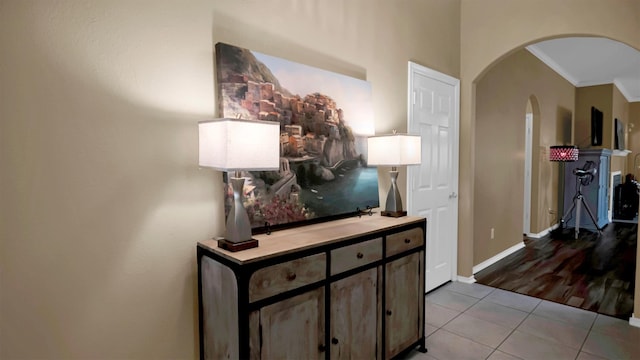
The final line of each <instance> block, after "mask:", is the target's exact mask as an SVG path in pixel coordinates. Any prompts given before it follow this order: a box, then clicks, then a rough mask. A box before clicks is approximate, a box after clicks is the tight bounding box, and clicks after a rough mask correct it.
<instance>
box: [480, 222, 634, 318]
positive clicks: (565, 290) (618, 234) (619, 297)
mask: <svg viewBox="0 0 640 360" xmlns="http://www.w3.org/2000/svg"><path fill="white" fill-rule="evenodd" d="M637 226H638V225H637V224H632V223H610V224H609V225H607V226H606V227H605V228H604V230H603V233H602V235H600V236H598V234H597V233H592V232H589V231H581V233H580V236H579V238H578V239H577V240H576V239H574V238H573V229H565V230H564V231H557V232H556V233H553V234H551V235H549V236H547V237H545V238H542V239H529V238H525V239H524V243H525V247H524V248H523V249H520V250H518V251H517V252H515V253H513V254H511V255H509V256H507V257H506V258H504V259H502V260H500V261H499V262H497V263H495V264H493V265H491V266H489V267H488V268H486V269H484V270H482V271H480V272H478V273H476V274H475V278H476V281H477V282H478V283H480V284H484V285H488V286H492V287H496V288H500V289H504V290H509V291H514V292H517V293H521V294H526V295H530V296H534V297H537V298H541V299H545V300H549V301H554V302H558V303H562V304H566V305H571V306H574V307H579V308H583V309H586V310H589V311H594V312H597V313H600V314H605V315H610V316H615V317H618V318H621V319H625V320H628V319H629V317H630V316H631V313H632V311H633V292H634V286H635V269H636V246H637Z"/></svg>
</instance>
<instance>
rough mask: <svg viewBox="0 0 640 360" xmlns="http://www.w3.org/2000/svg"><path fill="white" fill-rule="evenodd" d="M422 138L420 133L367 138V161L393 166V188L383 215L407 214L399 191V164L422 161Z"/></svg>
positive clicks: (413, 163)
mask: <svg viewBox="0 0 640 360" xmlns="http://www.w3.org/2000/svg"><path fill="white" fill-rule="evenodd" d="M421 154H422V148H421V140H420V136H418V135H409V134H397V133H396V132H395V130H394V131H393V134H390V135H379V136H371V137H369V138H368V139H367V157H368V159H367V163H368V164H369V165H376V166H391V170H390V171H389V175H390V177H391V188H390V189H389V192H388V193H387V201H386V204H385V210H384V211H382V212H381V215H383V216H391V217H401V216H405V215H407V212H406V211H404V210H403V209H402V198H401V197H400V192H399V191H398V184H397V180H398V169H397V167H398V166H401V165H417V164H420V161H421Z"/></svg>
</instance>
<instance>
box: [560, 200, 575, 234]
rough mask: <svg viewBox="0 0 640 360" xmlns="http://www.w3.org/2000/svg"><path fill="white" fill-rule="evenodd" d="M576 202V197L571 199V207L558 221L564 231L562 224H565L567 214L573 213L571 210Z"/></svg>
mask: <svg viewBox="0 0 640 360" xmlns="http://www.w3.org/2000/svg"><path fill="white" fill-rule="evenodd" d="M576 200H578V197H575V196H574V198H573V204H571V207H570V208H569V210H567V211H566V212H565V213H564V215H562V218H561V219H560V224H561V225H562V228H563V229H564V223H565V221H566V220H565V219H566V218H567V217H568V216H569V214H571V212H572V211H573V209H575V208H576V202H577V201H576Z"/></svg>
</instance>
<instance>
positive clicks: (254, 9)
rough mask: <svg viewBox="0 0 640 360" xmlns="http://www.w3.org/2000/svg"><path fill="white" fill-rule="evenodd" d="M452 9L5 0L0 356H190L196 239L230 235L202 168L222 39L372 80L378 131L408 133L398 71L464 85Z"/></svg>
mask: <svg viewBox="0 0 640 360" xmlns="http://www.w3.org/2000/svg"><path fill="white" fill-rule="evenodd" d="M459 15H460V3H459V1H455V0H454V1H451V0H429V1H413V0H402V1H386V0H375V1H371V0H331V1H326V0H308V1H306V0H305V1H298V0H269V1H263V0H244V1H238V0H216V1H210V0H189V1H182V0H160V1H158V0H135V1H129V0H102V1H98V0H93V1H90V0H66V1H65V0H61V1H50V0H29V1H23V0H3V1H1V2H0V45H1V46H2V56H0V86H1V87H2V92H1V93H2V96H0V119H2V121H1V122H0V164H2V165H1V166H2V169H1V170H0V184H1V186H0V199H2V200H1V201H0V203H1V204H2V206H1V213H0V284H1V286H2V288H1V291H0V334H1V336H0V358H3V359H17V358H60V359H71V358H85V359H86V358H94V359H98V358H105V359H106V358H109V359H114V358H118V359H124V358H132V359H150V358H153V359H162V358H174V359H176V358H180V359H191V358H196V357H197V351H198V350H197V349H198V343H197V306H196V294H197V283H196V282H197V279H196V262H195V250H196V248H195V246H196V242H197V241H198V240H202V239H207V238H210V237H212V236H219V235H222V233H223V230H224V225H223V220H224V219H223V218H224V214H223V205H222V188H221V174H220V173H219V172H215V171H212V170H209V169H202V170H200V169H198V166H197V126H196V123H197V121H199V120H204V119H210V118H212V117H214V116H215V115H216V114H214V109H215V108H216V107H215V103H214V99H215V90H214V78H213V74H214V72H213V66H214V60H213V59H214V57H213V45H214V44H215V43H216V42H218V41H224V42H227V43H230V44H234V45H238V46H242V47H247V48H250V49H254V50H258V51H261V52H265V53H268V54H272V55H275V56H279V57H283V58H286V59H289V60H293V61H297V62H301V63H305V64H308V65H311V66H316V67H320V68H324V69H327V70H330V71H334V72H339V73H342V74H346V75H349V76H354V77H358V78H362V79H366V80H368V81H370V82H371V84H372V88H373V98H374V104H375V108H374V111H375V119H374V121H375V123H376V130H377V131H378V132H379V133H383V132H390V131H391V130H392V129H397V130H399V131H404V130H406V122H407V119H406V116H407V100H406V99H407V94H406V93H407V61H409V60H412V61H415V62H418V63H420V64H422V65H425V66H428V67H430V68H433V69H436V70H438V71H441V72H444V73H446V74H448V75H451V76H454V77H459V75H460V74H459V64H460V52H459V49H460V43H459V41H460V22H459ZM400 176H401V179H400V181H399V183H400V184H401V186H402V187H404V183H405V182H404V181H403V180H402V177H403V176H405V174H404V173H403V174H401V175H400ZM381 178H382V177H381ZM387 186H388V184H386V186H385V185H384V184H381V192H384V193H386V187H387ZM401 190H402V191H403V193H405V189H401ZM383 199H384V198H383Z"/></svg>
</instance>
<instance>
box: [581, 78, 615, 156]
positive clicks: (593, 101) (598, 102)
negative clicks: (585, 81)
mask: <svg viewBox="0 0 640 360" xmlns="http://www.w3.org/2000/svg"><path fill="white" fill-rule="evenodd" d="M613 88H614V86H613V84H606V85H596V86H585V87H579V88H577V89H576V143H575V145H577V146H578V147H580V148H590V147H592V146H591V107H592V106H593V107H595V108H596V109H598V110H600V111H602V145H601V146H594V147H595V148H605V149H612V148H613V142H612V139H613V131H612V129H613V125H612V124H613V121H612V114H613Z"/></svg>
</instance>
